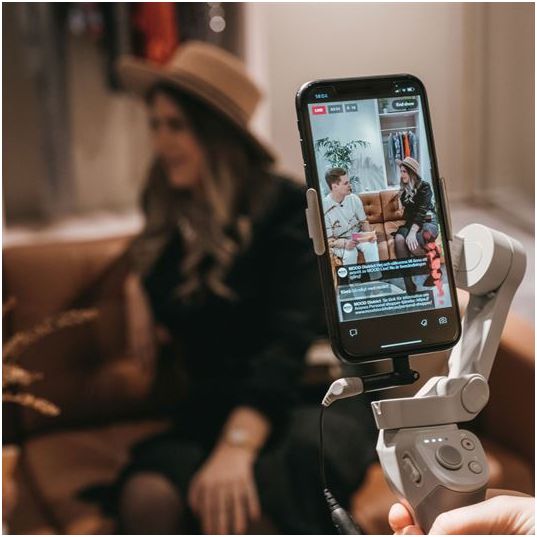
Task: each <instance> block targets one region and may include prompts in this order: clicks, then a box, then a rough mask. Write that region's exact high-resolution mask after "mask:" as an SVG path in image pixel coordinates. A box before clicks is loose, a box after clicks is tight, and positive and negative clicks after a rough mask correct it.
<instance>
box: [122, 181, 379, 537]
mask: <svg viewBox="0 0 537 537" xmlns="http://www.w3.org/2000/svg"><path fill="white" fill-rule="evenodd" d="M182 249H183V246H182V240H181V237H180V236H179V233H177V234H175V235H174V236H173V237H172V238H171V239H170V241H169V243H168V245H167V246H166V247H165V249H164V251H163V253H162V254H161V255H160V257H159V259H158V260H157V261H156V263H155V264H154V266H153V267H152V270H151V271H150V273H149V274H148V276H147V277H146V278H145V282H144V284H145V287H146V290H147V292H148V294H149V297H150V300H151V304H152V309H153V312H154V315H155V317H156V319H157V321H158V322H160V323H162V324H164V325H165V326H166V327H167V328H168V329H169V331H170V332H171V334H172V335H173V336H174V340H175V342H176V344H175V345H174V347H173V348H174V349H175V350H174V351H173V352H172V351H170V349H168V351H167V352H168V359H170V356H171V360H172V361H173V360H175V361H177V360H181V363H182V369H183V371H184V372H185V373H186V375H187V382H186V385H187V392H186V396H185V398H184V399H183V400H182V401H180V402H179V403H178V404H177V405H175V406H174V407H173V408H172V409H171V411H172V413H173V417H174V420H175V426H174V427H173V429H172V430H170V431H169V432H167V433H165V434H162V435H159V436H157V437H154V438H151V439H149V440H146V441H143V442H142V443H140V444H138V445H137V446H136V447H135V448H134V449H133V452H132V456H133V458H132V462H131V464H130V465H129V466H128V467H127V468H126V469H125V471H124V472H123V475H122V477H121V481H123V480H124V479H125V478H126V477H127V476H129V475H130V474H132V473H134V472H137V471H154V472H158V473H162V474H164V475H165V476H166V477H167V478H169V479H170V480H171V481H172V482H173V483H174V484H175V486H176V487H177V488H178V490H179V492H180V494H181V496H182V497H183V498H186V496H187V491H188V486H189V482H190V480H191V478H192V477H193V475H194V473H195V472H196V471H197V470H198V468H199V467H200V465H201V464H202V463H203V461H204V460H205V459H206V457H207V456H208V455H209V453H210V452H211V450H212V448H213V446H214V443H215V442H216V440H217V439H218V437H219V435H220V433H221V428H222V426H223V424H224V423H225V421H226V419H227V417H228V415H229V413H230V411H231V410H232V409H233V408H235V407H237V406H239V405H241V406H242V405H247V406H250V407H253V408H255V409H258V410H259V411H261V412H262V413H263V414H264V415H265V416H267V417H268V419H269V420H270V422H271V424H272V434H271V437H270V439H269V441H268V442H267V444H266V445H265V447H264V448H263V450H262V451H261V453H260V455H259V457H258V460H257V462H256V465H255V478H256V483H257V488H258V493H259V497H260V501H261V507H262V511H263V513H264V514H265V515H267V516H268V517H270V518H271V519H272V521H273V522H274V523H275V524H276V526H277V527H278V529H279V530H280V531H282V532H284V533H295V534H296V533H304V534H306V533H333V528H332V526H331V524H330V519H329V515H328V510H327V508H326V506H325V504H324V500H323V498H322V491H321V485H320V479H319V465H318V434H319V430H318V427H319V423H318V420H319V408H320V405H319V403H320V397H321V393H322V390H321V393H319V394H318V396H319V398H316V399H315V400H314V402H312V404H310V405H307V404H305V398H304V395H303V392H302V391H301V387H300V378H301V374H302V372H303V369H304V354H305V352H306V350H307V348H308V346H309V345H310V344H311V343H312V341H313V340H314V339H316V338H318V337H319V336H320V335H321V334H324V322H323V319H324V314H323V305H322V299H321V294H320V282H319V277H318V272H317V267H316V261H315V256H314V254H313V251H312V247H311V244H310V241H309V239H308V234H307V231H306V226H305V218H304V192H303V189H302V188H300V187H298V186H297V185H295V184H294V183H292V182H291V181H289V180H287V179H283V178H279V177H275V176H271V178H270V188H268V191H267V193H266V195H264V209H263V211H262V213H260V214H258V215H257V216H256V217H255V218H253V233H252V240H251V242H250V244H249V246H248V248H247V249H246V250H245V251H244V252H242V253H241V254H239V255H238V257H237V258H236V260H235V262H234V265H233V267H232V269H231V271H230V273H229V276H228V278H227V280H226V283H227V285H228V286H229V287H230V288H231V289H232V290H233V291H234V292H235V293H236V295H237V297H238V299H237V300H227V299H224V298H220V297H218V296H216V295H215V294H212V293H210V292H207V293H206V294H205V296H203V297H202V299H201V300H198V301H194V302H185V301H181V300H179V299H177V298H174V294H173V289H175V288H176V286H177V284H178V283H179V281H180V279H179V278H180V273H179V269H178V263H179V260H180V258H181V255H182ZM207 262H208V263H210V260H208V261H207ZM177 349H179V350H177ZM323 389H324V387H323ZM328 414H329V416H328V417H327V425H326V436H327V440H326V444H327V445H326V450H327V474H328V479H329V480H330V486H331V487H332V489H333V492H334V493H336V494H338V499H339V500H340V502H341V503H342V504H346V503H348V500H349V497H350V494H351V493H352V492H353V491H354V490H356V488H357V487H358V486H359V484H360V482H361V480H362V479H363V475H364V472H365V470H366V469H367V466H368V465H369V464H370V463H371V462H372V460H374V458H375V451H374V443H375V439H376V430H375V428H374V424H373V421H372V415H371V410H370V408H369V405H368V404H367V402H366V401H365V400H362V399H359V398H358V399H355V400H351V401H349V400H346V401H341V402H340V403H337V404H336V405H334V410H332V409H330V411H329V412H328ZM190 530H191V531H195V529H192V528H191V529H190Z"/></svg>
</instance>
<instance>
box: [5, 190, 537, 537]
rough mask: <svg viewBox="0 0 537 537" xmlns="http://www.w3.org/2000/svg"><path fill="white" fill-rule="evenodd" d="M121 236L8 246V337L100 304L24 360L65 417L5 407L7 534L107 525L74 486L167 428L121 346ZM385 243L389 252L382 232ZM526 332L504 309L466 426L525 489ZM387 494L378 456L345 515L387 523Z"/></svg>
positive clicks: (424, 362) (499, 475)
mask: <svg viewBox="0 0 537 537" xmlns="http://www.w3.org/2000/svg"><path fill="white" fill-rule="evenodd" d="M365 196H371V198H367V197H366V198H365V203H364V206H365V207H366V211H368V216H370V215H373V214H376V215H377V216H376V218H378V219H380V218H381V215H380V214H379V213H378V208H379V206H380V205H378V203H377V202H378V200H384V202H383V203H384V205H382V207H384V208H383V211H387V210H389V211H393V214H395V210H394V209H393V207H392V205H390V204H391V203H392V201H391V200H390V199H389V198H388V193H386V192H381V193H380V194H376V196H377V198H376V200H375V198H374V196H375V195H373V194H367V195H365ZM368 199H370V200H371V203H369V202H367V200H368ZM386 207H388V208H389V209H386ZM375 211H377V212H375ZM383 214H384V216H386V214H392V213H388V212H383ZM372 220H373V221H372V224H374V225H376V224H379V225H382V226H383V227H382V230H383V232H385V231H387V230H388V229H390V228H391V226H395V225H396V224H395V220H389V221H388V222H385V223H384V224H380V221H379V222H376V221H375V217H373V219H372ZM388 224H389V226H388V228H386V226H387V225H388ZM129 240H130V239H129V237H114V238H107V239H101V240H92V241H84V242H60V243H52V244H37V245H31V246H18V247H10V248H7V249H5V250H4V253H3V255H4V257H3V261H4V262H3V276H4V279H3V282H4V289H3V293H4V300H5V298H6V297H9V296H14V297H15V298H16V299H17V302H18V303H17V307H16V308H15V309H14V310H12V311H11V312H10V313H9V315H7V316H6V318H5V319H4V340H5V339H6V338H7V337H8V336H9V334H13V333H15V332H17V331H19V330H23V329H26V328H29V327H31V326H33V325H34V324H35V323H37V322H38V321H40V320H42V319H43V318H44V317H45V316H47V315H50V314H53V313H57V312H60V311H63V310H65V309H67V308H70V307H81V306H87V305H93V306H95V307H97V308H98V309H99V311H100V316H99V318H98V319H97V320H95V321H92V322H91V323H88V324H86V325H83V326H79V327H76V328H72V329H69V330H67V331H63V332H59V333H56V334H53V335H51V336H49V337H48V338H47V339H45V340H43V341H42V342H41V344H39V345H38V346H37V347H35V348H33V349H30V350H29V351H27V352H26V353H25V354H24V356H22V357H21V362H22V363H23V364H24V365H25V366H27V367H28V368H30V369H33V370H36V371H42V372H43V373H44V380H43V381H41V382H38V383H36V384H35V388H34V392H35V393H36V394H37V395H40V396H43V397H47V398H49V399H50V400H52V401H54V402H55V403H57V404H58V405H59V406H60V407H61V408H62V414H61V415H60V416H59V417H57V418H48V417H43V416H40V415H38V414H36V413H34V412H32V411H28V410H26V409H24V408H21V407H18V406H14V405H11V404H9V405H4V413H3V416H4V421H3V423H4V425H3V434H4V443H7V442H16V443H18V444H19V445H20V446H21V459H20V461H19V465H18V470H17V483H18V490H19V494H18V500H17V506H16V508H15V510H14V512H13V513H12V515H11V517H10V520H8V524H9V528H10V531H11V532H12V533H16V534H28V533H66V534H99V533H110V532H113V531H114V524H113V520H111V519H110V518H107V517H105V516H103V514H102V513H101V512H100V510H99V509H98V508H97V507H96V506H95V505H94V504H92V503H89V502H87V501H85V500H84V499H83V498H82V497H80V491H81V490H82V489H84V488H87V487H89V486H91V485H94V484H96V483H99V482H106V481H110V480H111V479H113V477H114V476H115V474H116V472H117V471H118V470H119V468H121V467H122V465H123V464H124V463H125V462H126V460H127V455H128V449H129V446H130V445H131V444H132V443H133V442H136V441H137V440H139V439H141V438H143V437H145V436H147V435H150V434H152V433H154V432H156V431H159V430H162V429H164V428H165V427H166V426H167V422H166V421H165V420H162V419H159V418H158V416H157V415H156V413H155V407H154V406H152V405H150V404H149V403H148V401H149V400H152V401H154V400H155V398H154V397H152V398H149V397H148V395H149V393H150V390H151V382H150V380H149V379H148V378H147V376H146V374H145V373H144V371H143V370H142V369H141V368H140V367H139V366H138V365H137V364H136V363H135V362H134V361H133V360H132V359H131V358H130V357H129V356H127V355H126V353H125V338H124V334H125V320H124V319H125V315H124V303H123V293H122V281H123V278H124V275H125V274H124V269H123V268H122V265H123V264H122V263H121V259H122V254H123V252H124V250H125V248H126V246H127V244H128V242H129ZM384 242H385V245H384V246H385V248H386V251H387V250H388V249H389V248H390V242H389V239H386V240H385V241H384ZM533 337H534V332H533V328H532V327H531V326H529V325H527V324H524V323H523V322H522V321H521V320H519V319H516V318H515V317H513V316H511V317H510V321H509V323H508V325H507V327H506V331H505V333H504V337H503V339H502V345H501V348H500V350H499V353H498V359H497V364H496V366H495V368H494V371H493V375H492V378H491V400H490V403H489V405H488V406H487V408H486V410H485V411H484V412H483V413H482V414H481V416H480V418H479V420H478V421H477V423H475V424H474V425H475V428H476V430H477V431H478V433H479V434H480V435H481V437H482V438H483V439H484V443H485V445H486V447H487V450H488V453H489V456H490V463H491V468H492V479H491V485H493V486H499V487H507V488H515V489H518V490H522V491H526V492H531V491H532V490H533V474H534V472H533V467H534V460H533V452H534V447H533V445H534V444H533V442H534V417H533V412H534V385H533V379H534V350H533ZM412 360H413V366H414V367H415V368H416V369H418V370H419V371H420V372H421V373H422V382H423V381H424V380H425V379H426V378H427V377H428V376H430V375H431V374H433V373H436V372H437V371H438V370H439V369H441V368H442V367H444V366H445V355H443V354H435V355H429V356H427V357H416V358H413V359H412ZM308 363H309V366H308V371H307V379H305V382H319V381H322V382H327V381H329V380H330V376H333V375H337V373H338V363H337V361H335V359H334V357H333V355H332V354H331V352H330V350H329V346H328V345H327V344H326V342H324V343H323V342H321V343H320V344H318V345H316V348H315V351H314V352H313V351H312V352H311V353H310V355H309V358H308ZM308 379H309V380H308ZM312 379H313V380H312ZM414 389H415V387H414ZM515 410H516V411H515ZM312 471H316V469H312ZM392 501H393V495H392V494H391V492H390V491H389V489H388V487H387V485H386V483H385V481H384V479H383V476H382V473H381V472H380V469H379V466H378V464H375V465H373V466H372V467H371V468H370V471H369V472H368V475H367V479H366V482H365V483H364V485H363V486H362V487H361V488H360V489H359V490H358V491H357V492H356V494H355V496H354V499H353V516H355V517H356V519H358V520H359V521H360V522H361V523H362V525H363V526H364V528H365V529H366V531H367V532H368V533H383V532H388V528H387V525H386V516H387V510H388V508H389V506H390V504H391V503H392Z"/></svg>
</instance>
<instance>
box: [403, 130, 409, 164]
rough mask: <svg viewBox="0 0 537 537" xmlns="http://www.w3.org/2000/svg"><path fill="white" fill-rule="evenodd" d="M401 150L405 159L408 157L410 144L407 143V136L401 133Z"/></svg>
mask: <svg viewBox="0 0 537 537" xmlns="http://www.w3.org/2000/svg"><path fill="white" fill-rule="evenodd" d="M403 150H404V154H405V158H406V157H410V144H409V143H408V134H407V133H406V132H404V133H403Z"/></svg>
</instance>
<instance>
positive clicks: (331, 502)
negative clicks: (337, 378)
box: [319, 405, 363, 535]
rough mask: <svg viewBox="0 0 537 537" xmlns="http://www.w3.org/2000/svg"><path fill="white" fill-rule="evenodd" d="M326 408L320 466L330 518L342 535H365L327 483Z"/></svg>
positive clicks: (320, 439)
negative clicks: (325, 461)
mask: <svg viewBox="0 0 537 537" xmlns="http://www.w3.org/2000/svg"><path fill="white" fill-rule="evenodd" d="M325 409H326V407H325V406H324V405H321V414H320V417H319V466H320V471H321V485H322V487H323V494H324V497H325V500H326V503H327V505H328V508H329V509H330V516H331V518H332V523H333V524H334V526H335V528H336V529H337V531H338V533H339V534H341V535H363V531H362V530H361V529H360V527H359V526H358V524H356V522H354V520H353V519H352V517H351V516H350V515H349V513H347V511H345V509H343V507H341V506H340V505H339V503H338V502H337V500H336V499H335V498H334V496H333V495H332V493H331V492H330V490H329V489H328V484H327V481H326V470H325V465H324V411H325Z"/></svg>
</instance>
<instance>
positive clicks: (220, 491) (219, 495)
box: [213, 485, 232, 535]
mask: <svg viewBox="0 0 537 537" xmlns="http://www.w3.org/2000/svg"><path fill="white" fill-rule="evenodd" d="M230 492H231V490H230V488H229V487H228V486H226V485H220V486H219V487H215V489H214V503H215V506H216V509H215V510H214V514H213V517H214V526H215V527H216V533H217V534H218V535H225V534H227V533H229V529H231V528H230V526H229V522H230V521H229V516H228V514H229V509H230V508H231V507H232V505H231V501H232V496H231V494H230Z"/></svg>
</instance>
